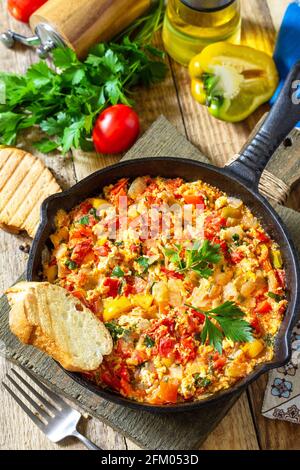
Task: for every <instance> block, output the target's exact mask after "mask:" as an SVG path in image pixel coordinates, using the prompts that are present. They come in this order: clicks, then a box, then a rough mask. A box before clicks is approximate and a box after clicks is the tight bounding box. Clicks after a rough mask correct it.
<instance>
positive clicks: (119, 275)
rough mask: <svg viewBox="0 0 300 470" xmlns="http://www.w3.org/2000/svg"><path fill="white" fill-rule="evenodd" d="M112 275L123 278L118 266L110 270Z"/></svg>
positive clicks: (122, 272)
mask: <svg viewBox="0 0 300 470" xmlns="http://www.w3.org/2000/svg"><path fill="white" fill-rule="evenodd" d="M112 275H113V276H115V277H123V276H124V271H123V270H122V269H121V268H120V266H116V267H115V268H114V269H113V270H112Z"/></svg>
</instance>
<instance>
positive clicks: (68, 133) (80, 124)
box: [62, 118, 84, 153]
mask: <svg viewBox="0 0 300 470" xmlns="http://www.w3.org/2000/svg"><path fill="white" fill-rule="evenodd" d="M83 128H84V118H82V119H80V121H76V122H73V124H71V125H70V126H69V127H66V128H65V130H64V134H63V138H62V150H63V152H64V153H66V152H68V151H69V150H70V148H71V147H73V146H74V147H75V148H78V147H79V142H80V136H81V132H82V129H83Z"/></svg>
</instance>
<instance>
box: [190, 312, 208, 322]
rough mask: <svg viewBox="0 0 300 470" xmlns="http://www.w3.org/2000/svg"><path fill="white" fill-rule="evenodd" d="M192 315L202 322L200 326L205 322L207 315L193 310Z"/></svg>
mask: <svg viewBox="0 0 300 470" xmlns="http://www.w3.org/2000/svg"><path fill="white" fill-rule="evenodd" d="M192 313H193V315H194V316H195V317H197V318H198V319H199V320H200V322H199V323H200V325H202V324H203V323H204V322H205V318H206V317H205V315H203V313H200V312H198V311H197V310H194V309H193V310H192Z"/></svg>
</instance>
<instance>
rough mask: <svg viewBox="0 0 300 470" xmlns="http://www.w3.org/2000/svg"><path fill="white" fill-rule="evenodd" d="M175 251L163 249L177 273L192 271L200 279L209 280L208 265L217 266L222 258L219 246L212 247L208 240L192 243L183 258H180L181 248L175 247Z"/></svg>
mask: <svg viewBox="0 0 300 470" xmlns="http://www.w3.org/2000/svg"><path fill="white" fill-rule="evenodd" d="M175 248H176V249H169V248H167V249H165V250H164V252H165V255H166V256H167V257H168V258H169V259H170V261H171V262H172V263H174V264H176V265H177V268H178V271H179V272H185V271H189V270H191V271H194V272H196V273H197V274H198V275H199V276H200V277H204V278H206V279H207V278H209V276H211V275H212V272H213V271H212V269H211V268H210V265H212V264H218V263H219V262H220V261H221V259H222V256H221V254H220V245H214V244H212V243H211V242H210V241H209V240H204V242H203V244H202V245H201V244H200V242H196V243H194V245H193V247H192V248H191V249H188V250H186V253H185V258H184V259H182V258H181V252H182V246H181V245H175Z"/></svg>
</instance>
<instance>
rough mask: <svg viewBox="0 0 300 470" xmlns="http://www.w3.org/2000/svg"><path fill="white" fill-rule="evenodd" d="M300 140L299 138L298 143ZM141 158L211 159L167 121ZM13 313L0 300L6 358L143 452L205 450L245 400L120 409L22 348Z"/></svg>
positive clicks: (143, 143)
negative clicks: (160, 410)
mask: <svg viewBox="0 0 300 470" xmlns="http://www.w3.org/2000/svg"><path fill="white" fill-rule="evenodd" d="M298 138H299V136H298V135H295V137H294V139H298ZM285 152H286V149H285V147H282V148H281V149H280V151H279V153H278V155H279V154H281V156H282V154H284V153H285ZM141 156H143V157H155V156H183V157H187V158H192V159H195V160H199V161H203V162H208V159H207V158H206V157H204V156H203V155H202V154H201V153H200V152H199V151H198V150H197V149H196V148H195V147H194V146H193V145H192V144H190V143H189V142H188V141H187V140H186V139H185V138H184V137H183V136H181V135H180V134H179V133H178V132H177V130H176V129H175V128H174V127H173V126H172V125H171V124H170V123H169V122H168V121H167V120H166V119H165V118H163V117H161V118H160V119H158V120H157V121H156V122H155V123H154V125H153V126H152V127H151V128H150V130H149V131H148V132H147V133H146V134H145V135H144V136H143V137H142V138H141V139H140V140H139V141H138V143H137V144H136V145H135V146H134V147H133V148H132V149H131V151H130V152H129V153H128V154H127V155H126V157H125V159H133V158H140V157H141ZM287 157H288V156H287ZM277 160H278V158H275V160H274V161H275V162H277ZM291 160H292V159H291V157H290V156H289V157H288V158H287V159H286V165H285V167H286V168H290V167H291V165H292V162H291ZM288 161H289V162H290V163H289V164H288V163H287V162H288ZM276 165H277V163H276ZM269 170H270V171H275V172H276V171H277V166H275V167H273V166H272V164H270V166H269ZM157 172H158V173H159V168H157ZM283 173H286V172H283ZM121 176H122V175H121V174H120V177H121ZM278 210H279V212H280V214H281V216H282V217H283V218H284V220H285V221H286V223H287V224H288V226H289V228H290V229H291V231H292V234H293V236H294V239H295V241H296V243H297V244H298V246H299V250H300V233H299V232H298V227H299V224H300V214H299V213H297V212H294V211H291V210H289V209H286V208H283V207H280V206H278ZM8 312H9V306H8V303H7V300H6V298H5V297H3V298H2V299H1V300H0V344H1V345H2V354H3V352H4V354H5V356H6V357H7V358H8V359H10V360H12V361H14V362H16V363H20V364H22V365H23V366H25V368H29V369H30V370H32V371H33V372H34V373H35V374H36V375H37V377H38V378H40V379H42V380H43V381H44V382H45V383H46V384H47V385H48V386H49V387H50V388H51V389H53V390H55V391H57V392H59V394H60V395H63V396H65V397H66V398H69V399H70V400H72V401H73V402H75V403H76V404H77V405H78V406H80V407H81V408H83V409H84V410H85V411H86V412H87V413H89V414H90V415H92V416H94V417H95V418H98V419H100V420H101V421H103V422H105V423H106V424H109V425H110V426H111V427H112V428H114V429H115V430H117V431H119V432H121V433H122V434H123V435H125V436H126V437H128V438H130V439H131V440H133V441H134V442H135V443H137V444H138V445H139V446H140V447H142V448H147V449H166V450H175V449H186V450H187V449H195V448H197V447H199V445H200V444H201V443H202V442H203V441H204V440H205V439H206V437H207V436H208V434H209V433H210V432H211V431H212V430H213V429H214V427H215V426H216V425H217V424H218V423H219V421H220V420H221V419H222V418H223V417H224V416H225V414H226V413H227V412H228V411H229V409H230V408H231V406H232V405H233V404H234V403H235V401H236V400H237V398H238V396H239V394H237V395H235V396H233V397H232V398H230V399H223V400H222V401H221V402H220V403H218V404H215V405H213V406H208V407H206V408H205V409H204V410H200V411H198V412H192V413H180V414H169V415H165V414H161V415H159V414H152V413H147V412H143V411H136V410H132V409H128V408H124V407H123V406H120V405H115V404H113V403H110V402H107V401H105V400H103V399H102V398H100V397H98V396H96V395H94V394H92V393H91V392H89V391H87V390H85V389H83V388H82V387H80V386H79V385H78V384H76V383H75V382H73V381H72V380H71V379H70V378H69V377H68V376H67V375H66V374H64V372H63V371H62V370H61V369H60V368H59V367H58V366H57V365H56V364H55V362H54V361H52V360H51V359H50V358H48V357H46V356H45V355H44V354H42V353H41V352H39V351H37V350H35V349H33V348H32V347H28V346H23V345H21V343H20V342H19V341H18V340H17V339H16V338H15V337H14V336H13V335H12V334H11V333H10V331H9V328H8ZM3 347H4V350H3ZM0 352H1V350H0Z"/></svg>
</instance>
